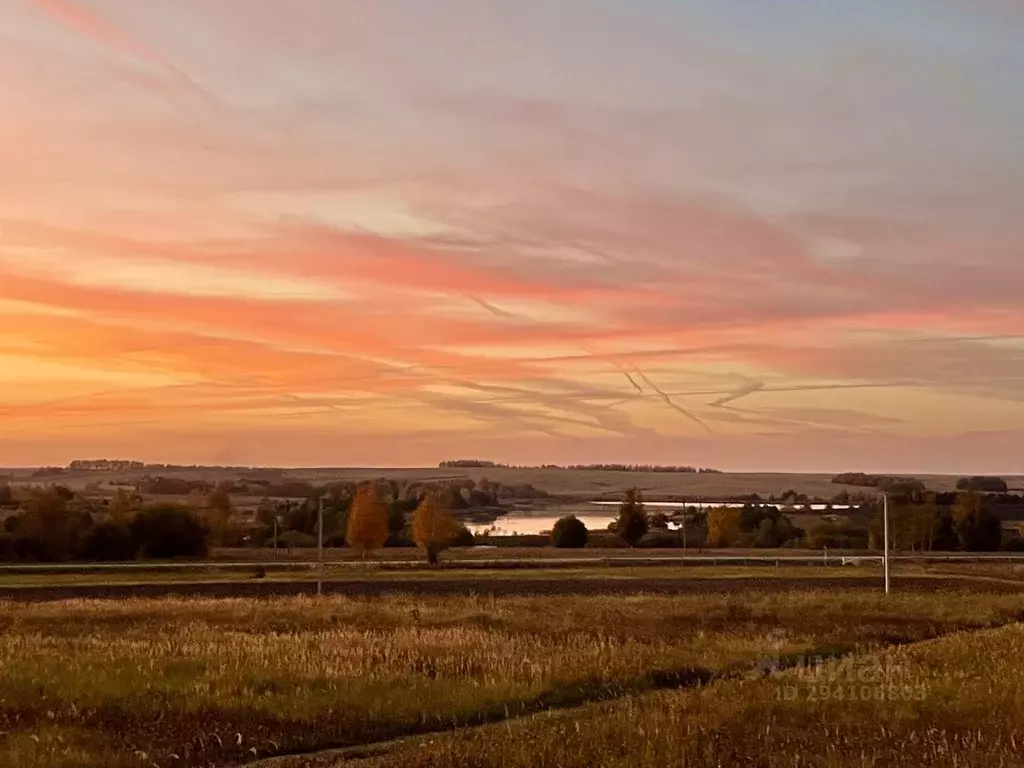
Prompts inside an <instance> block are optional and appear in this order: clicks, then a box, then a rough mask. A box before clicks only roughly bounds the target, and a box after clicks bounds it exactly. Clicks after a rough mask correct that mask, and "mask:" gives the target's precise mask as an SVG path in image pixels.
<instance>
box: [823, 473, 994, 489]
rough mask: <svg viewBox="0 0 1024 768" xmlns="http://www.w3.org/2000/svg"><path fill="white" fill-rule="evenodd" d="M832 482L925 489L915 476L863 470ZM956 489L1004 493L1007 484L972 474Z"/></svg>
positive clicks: (964, 478)
mask: <svg viewBox="0 0 1024 768" xmlns="http://www.w3.org/2000/svg"><path fill="white" fill-rule="evenodd" d="M832 482H833V483H834V484H836V485H856V486H860V487H863V488H878V489H880V490H883V491H895V492H897V493H907V492H911V493H912V492H915V491H917V492H924V491H925V490H926V488H925V484H924V482H923V481H921V480H919V479H917V478H916V477H901V476H899V475H871V474H866V473H864V472H844V473H842V474H839V475H836V476H835V477H833V478H832ZM956 489H957V490H958V491H977V492H978V493H1006V492H1007V491H1008V490H1009V486H1008V485H1007V484H1006V481H1005V480H1003V478H1001V477H991V476H988V475H974V476H973V477H962V478H960V479H959V480H957V481H956Z"/></svg>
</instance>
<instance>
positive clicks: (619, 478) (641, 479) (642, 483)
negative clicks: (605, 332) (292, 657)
mask: <svg viewBox="0 0 1024 768" xmlns="http://www.w3.org/2000/svg"><path fill="white" fill-rule="evenodd" d="M283 471H284V472H286V474H287V475H288V477H291V478H294V479H297V480H305V481H308V482H311V483H314V484H325V483H330V482H335V481H360V480H374V479H378V478H387V479H391V480H406V481H418V482H430V481H441V480H457V479H462V478H468V479H471V480H474V481H480V480H482V479H483V478H488V479H490V480H494V481H496V482H499V483H502V484H504V485H522V484H526V483H528V484H530V485H533V486H534V487H535V488H538V489H540V490H542V491H546V492H548V493H550V494H553V495H554V496H556V497H563V498H573V499H582V500H589V499H594V500H597V499H611V500H617V499H619V498H621V496H622V494H623V492H624V491H625V490H626V489H627V488H633V487H637V488H640V489H641V490H642V491H644V493H645V494H646V495H647V497H648V498H649V499H656V498H660V497H675V498H692V499H695V500H696V499H698V498H701V497H703V498H709V499H715V498H723V497H731V496H748V495H750V494H752V493H757V494H760V495H761V496H765V497H767V496H770V495H772V494H775V495H781V494H782V493H784V492H786V491H787V490H791V489H792V490H795V491H797V492H798V493H804V494H807V495H808V496H810V497H812V498H823V499H829V498H832V497H833V496H835V495H836V494H837V493H839V492H840V491H843V490H848V491H851V492H864V493H874V492H875V491H874V489H871V488H861V487H855V486H844V485H834V484H833V483H832V482H831V479H832V477H831V475H824V474H806V473H805V474H801V473H768V472H761V473H756V472H728V473H721V474H718V473H704V474H697V473H660V472H606V471H588V470H564V469H504V468H493V469H436V468H433V469H431V468H410V469H375V468H363V469H358V468H336V469H290V470H283ZM0 473H5V474H6V473H10V474H12V475H13V477H14V478H15V480H16V481H18V482H27V481H29V480H30V479H31V478H30V473H28V472H23V471H17V470H0ZM146 474H157V475H164V476H167V477H187V478H198V479H204V480H208V481H210V482H214V483H216V482H218V481H221V480H240V479H242V478H243V477H245V475H246V472H244V471H236V470H225V469H218V468H208V467H197V468H194V469H166V470H148V471H144V472H134V473H133V472H71V473H65V474H61V475H55V476H53V477H49V478H46V477H44V478H41V479H37V480H35V481H34V482H43V483H46V482H60V483H62V484H64V485H67V486H68V487H70V488H72V489H74V490H82V489H84V488H85V487H86V485H87V484H89V483H94V482H98V483H107V482H111V481H128V482H132V481H134V480H137V479H139V478H141V477H142V476H143V475H146ZM917 477H919V478H920V479H921V480H924V481H925V483H926V484H927V486H928V487H929V488H931V489H932V490H936V491H952V490H954V489H955V487H956V481H957V476H955V475H918V476H917ZM1005 479H1006V480H1007V482H1008V483H1009V485H1010V487H1011V488H1024V476H1019V475H1018V476H1005Z"/></svg>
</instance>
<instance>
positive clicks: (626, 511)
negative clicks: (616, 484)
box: [615, 488, 651, 547]
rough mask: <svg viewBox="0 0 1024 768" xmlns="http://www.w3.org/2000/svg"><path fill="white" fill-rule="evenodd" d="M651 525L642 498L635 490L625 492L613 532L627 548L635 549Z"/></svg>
mask: <svg viewBox="0 0 1024 768" xmlns="http://www.w3.org/2000/svg"><path fill="white" fill-rule="evenodd" d="M650 527H651V524H650V521H649V520H648V519H647V510H646V509H644V497H643V494H641V493H640V491H638V490H637V489H636V488H630V489H629V490H628V491H626V496H625V498H624V499H623V500H622V503H621V504H620V505H619V519H618V520H617V521H616V525H615V532H616V533H617V534H618V535H619V538H620V539H622V540H623V541H624V542H626V543H627V544H628V545H629V546H631V547H635V546H636V545H637V544H638V543H639V541H640V539H642V538H643V537H644V536H646V535H647V531H649V530H650Z"/></svg>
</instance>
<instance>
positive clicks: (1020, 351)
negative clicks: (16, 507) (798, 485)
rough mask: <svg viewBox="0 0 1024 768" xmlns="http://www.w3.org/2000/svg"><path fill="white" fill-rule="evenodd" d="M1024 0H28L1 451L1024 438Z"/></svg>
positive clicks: (370, 455) (557, 452)
mask: <svg viewBox="0 0 1024 768" xmlns="http://www.w3.org/2000/svg"><path fill="white" fill-rule="evenodd" d="M1021 73H1024V3H1021V2H1019V1H1018V0H847V1H846V2H839V1H838V0H837V1H836V2H823V1H822V0H799V1H798V0H772V1H771V2H766V0H628V1H627V0H430V2H417V1H416V0H400V1H399V0H360V1H358V2H357V1H355V0H263V1H261V2H256V1H255V0H145V1H143V0H3V2H2V3H0V97H2V98H0V465H8V466H24V465H36V464H42V463H59V464H63V463H66V462H67V461H69V460H71V459H75V458H99V457H110V458H131V459H141V460H149V461H165V462H178V463H223V464H246V465H248V464H266V465H283V466H297V465H301V466H314V465H315V466H342V465H359V466H413V465H423V464H435V463H436V462H438V461H440V460H443V459H451V458H460V457H479V458H489V459H493V460H499V461H508V462H516V463H548V462H552V463H566V462H573V463H575V462H594V461H623V462H661V463H673V464H696V465H702V466H705V465H707V466H715V467H720V468H723V469H743V470H792V471H799V470H817V471H832V470H835V471H839V470H865V471H879V470H887V471H908V472H909V471H942V472H968V471H970V472H993V473H994V472H1004V473H1010V472H1019V471H1022V470H1024V85H1022V74H1021Z"/></svg>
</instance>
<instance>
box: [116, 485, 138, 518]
mask: <svg viewBox="0 0 1024 768" xmlns="http://www.w3.org/2000/svg"><path fill="white" fill-rule="evenodd" d="M139 501H140V499H138V497H136V496H135V494H133V493H130V492H129V491H128V490H126V489H124V488H118V489H117V490H116V491H115V492H114V495H113V496H111V497H110V517H111V518H112V519H113V521H114V522H115V523H117V524H118V525H123V524H124V523H127V522H128V518H130V517H131V516H132V513H133V512H134V511H135V510H136V508H137V507H138V504H139Z"/></svg>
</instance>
